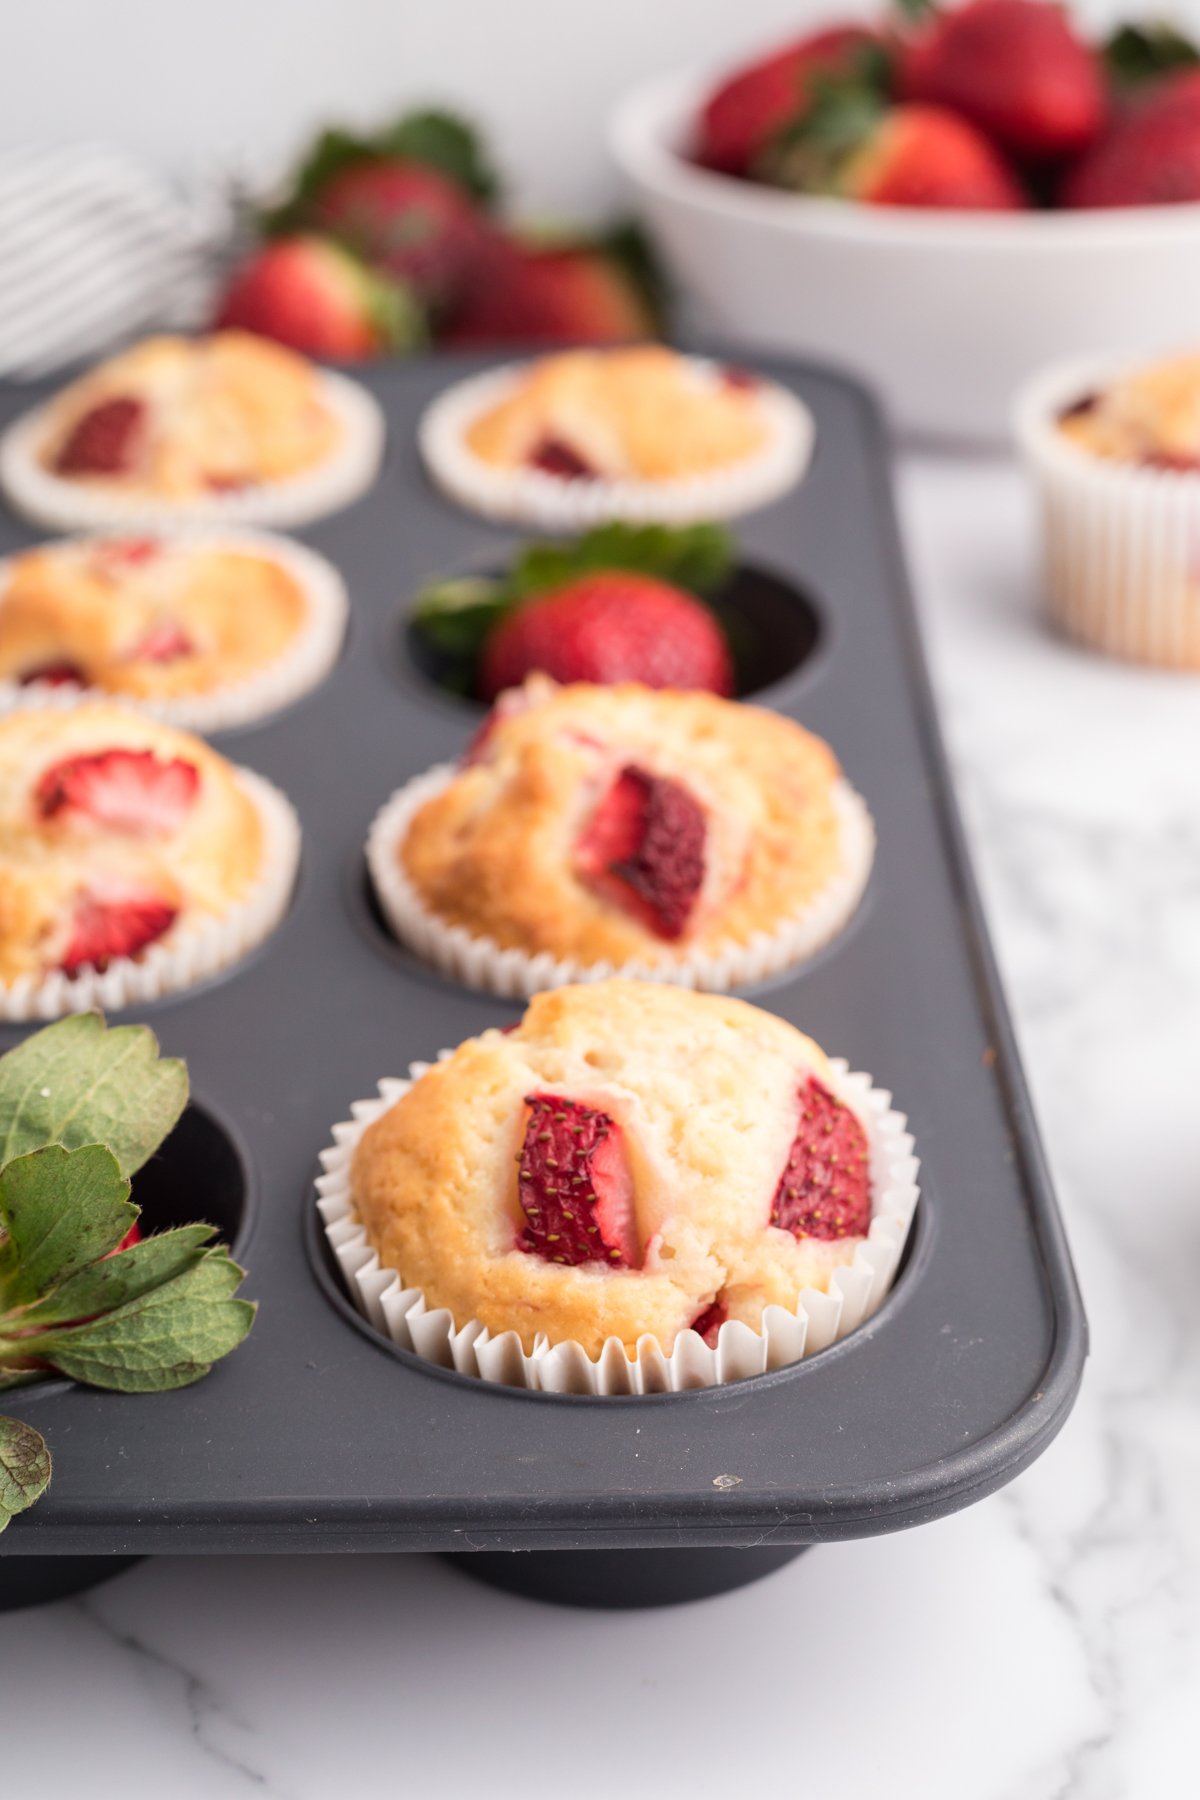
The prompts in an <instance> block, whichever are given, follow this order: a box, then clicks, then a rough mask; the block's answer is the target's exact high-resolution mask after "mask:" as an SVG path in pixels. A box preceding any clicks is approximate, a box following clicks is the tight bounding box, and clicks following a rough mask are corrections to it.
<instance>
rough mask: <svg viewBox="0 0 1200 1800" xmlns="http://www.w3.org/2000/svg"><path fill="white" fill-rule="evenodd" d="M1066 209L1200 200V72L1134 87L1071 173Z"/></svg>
mask: <svg viewBox="0 0 1200 1800" xmlns="http://www.w3.org/2000/svg"><path fill="white" fill-rule="evenodd" d="M1060 199H1061V202H1062V204H1063V205H1064V206H1073V207H1100V206H1167V205H1177V204H1179V203H1181V202H1186V201H1195V200H1200V68H1198V67H1196V66H1193V65H1183V66H1180V67H1179V68H1177V69H1176V71H1175V72H1174V73H1172V74H1169V75H1167V76H1165V77H1163V78H1161V79H1159V80H1157V81H1155V80H1151V81H1148V82H1146V83H1144V84H1140V85H1135V86H1134V88H1133V90H1132V95H1131V98H1130V99H1129V101H1128V104H1127V106H1126V108H1125V109H1124V110H1123V111H1122V112H1121V113H1120V114H1119V116H1118V117H1117V118H1116V120H1115V121H1114V123H1113V125H1112V127H1111V129H1110V130H1109V131H1108V132H1107V133H1106V134H1105V135H1104V137H1102V138H1101V140H1100V142H1099V143H1098V144H1096V145H1094V146H1093V148H1092V149H1091V150H1089V151H1088V153H1087V155H1086V156H1084V157H1082V158H1081V159H1080V160H1079V161H1078V162H1077V163H1075V164H1074V165H1073V167H1072V168H1071V169H1070V170H1068V172H1067V175H1066V177H1065V179H1064V181H1063V184H1062V189H1061V192H1060Z"/></svg>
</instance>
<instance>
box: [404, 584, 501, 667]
mask: <svg viewBox="0 0 1200 1800" xmlns="http://www.w3.org/2000/svg"><path fill="white" fill-rule="evenodd" d="M511 607H512V597H511V595H510V593H509V589H508V583H507V582H506V581H504V580H500V579H496V580H488V579H487V577H485V576H466V577H462V578H460V579H458V580H455V581H439V582H435V583H434V584H433V586H431V587H427V588H425V589H424V591H423V592H422V593H421V594H419V595H418V596H417V601H416V605H415V606H414V607H413V611H412V624H413V627H414V629H415V630H416V631H417V632H418V633H419V634H420V636H421V637H422V638H423V639H424V640H425V642H426V643H427V644H428V645H429V646H430V647H431V648H432V649H434V650H436V651H437V652H438V653H439V654H440V655H442V656H448V657H471V658H473V657H475V656H477V655H478V653H479V651H480V650H481V649H482V648H483V643H484V639H485V638H486V637H487V634H488V632H489V631H490V630H491V629H492V626H493V625H495V624H496V623H497V622H498V620H500V619H502V618H503V617H504V615H505V613H507V612H508V611H510V609H511Z"/></svg>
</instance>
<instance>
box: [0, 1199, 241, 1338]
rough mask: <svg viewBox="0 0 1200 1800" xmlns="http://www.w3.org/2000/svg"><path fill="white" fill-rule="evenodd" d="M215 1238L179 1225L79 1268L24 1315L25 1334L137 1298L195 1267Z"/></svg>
mask: <svg viewBox="0 0 1200 1800" xmlns="http://www.w3.org/2000/svg"><path fill="white" fill-rule="evenodd" d="M213 1235H214V1232H213V1227H212V1226H211V1225H180V1226H179V1227H178V1228H177V1229H176V1230H174V1231H160V1232H157V1233H155V1235H154V1236H153V1237H148V1238H143V1239H142V1241H141V1243H139V1244H131V1245H130V1247H129V1249H128V1250H122V1251H121V1254H120V1255H119V1256H109V1257H105V1258H104V1259H103V1260H102V1261H101V1262H97V1263H93V1264H92V1265H91V1266H90V1267H89V1268H86V1269H80V1270H79V1271H78V1272H77V1273H76V1274H74V1275H71V1276H68V1278H67V1279H66V1280H65V1281H61V1282H60V1283H59V1284H58V1286H57V1287H56V1288H54V1289H53V1291H52V1292H51V1293H50V1294H48V1295H47V1296H46V1297H45V1298H44V1299H42V1300H38V1301H37V1302H36V1303H35V1304H34V1305H33V1306H30V1307H27V1308H26V1309H25V1311H24V1312H22V1313H21V1314H20V1326H21V1330H22V1331H23V1332H24V1331H28V1330H29V1329H30V1328H31V1327H32V1326H35V1325H36V1326H46V1325H69V1324H70V1323H71V1322H72V1321H73V1320H77V1319H92V1318H95V1317H96V1316H97V1315H98V1314H100V1313H110V1312H112V1311H114V1310H115V1309H116V1308H117V1307H118V1306H124V1305H126V1304H127V1303H128V1302H129V1301H131V1300H137V1299H139V1298H140V1297H141V1296H142V1295H143V1294H148V1293H149V1292H150V1291H151V1289H152V1288H157V1287H161V1286H162V1285H163V1283H164V1282H167V1281H173V1280H174V1279H175V1277H176V1276H177V1275H182V1274H183V1273H184V1272H185V1271H186V1270H187V1269H191V1268H194V1267H195V1265H196V1264H197V1263H198V1262H199V1261H200V1259H201V1257H202V1256H203V1255H204V1254H205V1250H206V1247H207V1246H208V1245H209V1244H210V1243H211V1241H212V1238H213Z"/></svg>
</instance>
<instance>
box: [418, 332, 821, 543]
mask: <svg viewBox="0 0 1200 1800" xmlns="http://www.w3.org/2000/svg"><path fill="white" fill-rule="evenodd" d="M691 361H692V363H693V366H694V367H695V368H696V369H698V370H700V371H701V372H703V373H705V374H709V373H711V374H712V375H713V376H714V377H715V376H716V374H717V365H716V364H715V363H709V362H705V361H702V360H701V359H699V358H692V359H691ZM524 368H525V365H523V364H520V363H510V364H508V365H506V366H505V367H504V368H501V369H491V370H489V371H488V372H487V373H486V374H483V375H476V376H472V377H471V378H470V379H468V380H466V381H461V382H458V383H456V384H455V386H454V387H452V388H448V389H447V390H446V392H445V393H444V394H441V395H439V397H438V398H437V399H436V400H435V401H434V402H433V404H432V405H431V406H430V407H429V408H428V409H427V411H426V413H425V415H424V417H423V418H422V420H421V423H420V427H419V431H418V441H419V443H420V447H421V454H422V456H423V457H424V459H425V464H426V467H427V468H428V470H429V472H430V474H431V475H432V477H433V479H434V480H435V481H436V482H437V484H438V486H439V487H440V488H442V489H443V491H444V492H445V493H447V494H449V495H450V497H451V499H453V500H456V501H457V502H458V503H459V505H460V506H464V507H466V508H467V509H468V511H470V512H476V513H481V514H482V515H483V516H484V518H487V519H498V520H505V521H509V522H511V523H515V524H520V525H528V526H532V527H535V528H536V529H538V530H542V531H552V532H572V531H583V530H586V529H587V528H588V527H589V526H592V525H602V524H605V523H606V522H608V521H610V520H618V519H623V520H628V521H630V522H632V523H635V524H638V523H640V524H662V525H690V524H696V523H698V522H700V521H702V520H706V519H732V518H736V517H738V516H739V515H740V514H741V513H748V512H754V511H755V510H756V509H757V508H758V507H760V506H766V505H768V504H769V503H770V502H771V501H772V500H777V499H779V497H780V495H782V494H786V493H787V492H788V490H789V489H790V488H793V487H795V485H796V484H797V482H799V480H800V479H801V477H802V476H803V474H804V472H805V470H806V469H807V467H808V463H809V460H810V458H811V456H812V448H813V439H814V436H815V433H816V427H815V425H814V423H813V417H812V414H811V413H810V412H809V410H808V408H807V407H806V406H805V405H804V404H803V402H802V401H800V400H798V399H797V398H796V396H795V395H794V394H791V393H789V392H788V391H787V390H786V389H785V388H782V387H779V386H777V385H776V384H775V383H774V382H768V381H761V382H759V383H758V384H757V387H756V393H757V395H758V397H759V399H760V401H761V404H762V409H763V415H764V417H765V419H766V422H767V428H768V442H767V444H766V445H765V447H764V448H763V449H762V450H759V451H757V452H756V453H755V454H754V455H753V456H748V457H745V458H743V459H742V460H741V461H740V462H738V463H736V464H733V465H731V466H730V467H728V468H724V469H719V470H714V471H712V472H711V473H707V474H700V475H689V476H682V477H678V478H676V479H674V480H664V481H646V480H636V479H633V478H629V479H622V480H615V479H606V478H603V477H600V478H597V479H592V478H583V477H576V478H570V477H567V478H563V477H561V476H557V475H549V474H547V473H545V472H544V471H543V470H541V469H526V468H520V469H498V468H496V467H495V466H494V465H492V464H491V463H486V462H484V461H483V460H482V458H481V457H478V456H476V455H475V454H474V453H473V452H472V451H471V450H470V448H469V447H468V445H467V432H468V430H469V428H470V427H471V425H472V424H473V423H474V422H475V420H476V419H477V418H479V416H480V415H481V414H482V413H485V412H487V411H489V410H490V409H491V408H492V407H494V406H497V405H499V404H500V402H501V401H503V400H504V399H506V398H507V397H508V395H509V394H510V393H511V392H512V391H513V388H514V387H515V386H516V384H517V382H518V381H519V380H520V379H521V377H522V375H523V373H524Z"/></svg>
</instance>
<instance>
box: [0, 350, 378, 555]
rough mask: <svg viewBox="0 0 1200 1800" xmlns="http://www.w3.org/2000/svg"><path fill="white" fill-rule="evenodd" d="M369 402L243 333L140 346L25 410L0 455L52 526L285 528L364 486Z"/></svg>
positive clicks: (371, 450) (21, 494) (373, 428)
mask: <svg viewBox="0 0 1200 1800" xmlns="http://www.w3.org/2000/svg"><path fill="white" fill-rule="evenodd" d="M381 447H382V424H381V421H380V417H379V413H378V409H377V408H376V406H375V403H374V401H373V400H372V399H371V398H370V396H369V395H367V394H366V393H365V392H364V391H363V390H362V389H361V388H359V387H357V386H356V385H355V384H354V383H353V382H350V381H348V380H346V379H345V378H344V377H342V376H335V375H332V374H329V373H328V372H325V371H322V370H319V369H317V368H315V367H314V366H313V364H312V363H310V362H308V361H307V360H306V359H305V358H304V357H302V356H298V355H297V354H296V353H295V352H294V351H291V350H287V349H285V348H284V347H283V346H282V345H280V344H274V343H270V342H268V340H267V339H265V338H259V337H255V336H253V335H251V334H250V333H249V332H243V331H221V332H216V333H214V334H213V335H211V336H209V337H200V338H182V337H157V338H148V339H146V340H144V341H143V342H142V343H139V344H136V345H134V346H133V348H132V349H129V350H126V351H123V352H122V353H121V354H120V355H118V356H114V357H111V358H110V359H109V360H108V361H107V362H103V363H101V364H100V365H99V366H98V367H97V368H95V369H93V370H92V371H91V372H90V373H89V374H87V375H84V376H82V377H81V378H80V379H79V380H78V381H75V382H72V384H71V385H70V386H69V387H68V388H66V389H64V390H63V391H62V392H61V393H59V394H57V395H56V396H55V397H54V398H53V399H52V400H50V401H49V402H48V403H47V404H46V405H45V406H42V407H39V408H38V409H37V410H36V411H35V412H33V413H29V414H26V416H25V417H24V418H23V419H21V420H19V421H18V422H17V424H16V425H15V426H13V427H12V429H11V430H10V431H9V432H8V434H7V435H6V437H5V439H4V443H3V446H2V447H0V475H2V477H3V483H4V487H5V491H6V492H7V494H8V497H9V499H10V500H11V501H12V502H13V504H14V505H15V506H16V507H17V508H18V510H19V511H21V512H23V513H25V514H27V515H28V516H29V517H31V518H33V519H35V520H37V521H38V522H39V523H43V524H48V525H51V526H57V527H68V528H69V527H73V526H88V525H96V526H100V527H104V526H106V525H108V524H110V523H120V522H122V521H130V520H133V521H138V520H144V521H152V520H156V519H157V520H161V521H170V520H177V519H205V518H218V519H234V518H236V519H239V520H242V521H244V522H246V523H261V524H292V523H299V522H302V521H304V520H307V519H311V518H316V517H319V516H320V514H322V513H325V512H332V511H334V510H335V509H336V508H337V507H339V506H344V505H346V504H347V503H348V502H349V501H350V500H352V499H355V498H357V496H358V495H359V494H360V493H361V492H362V491H363V490H364V489H365V488H366V487H368V486H369V485H370V482H371V481H372V480H373V478H374V475H375V471H376V468H377V465H378V460H379V455H380V450H381Z"/></svg>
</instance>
